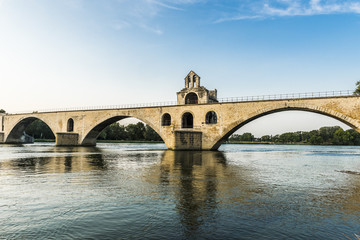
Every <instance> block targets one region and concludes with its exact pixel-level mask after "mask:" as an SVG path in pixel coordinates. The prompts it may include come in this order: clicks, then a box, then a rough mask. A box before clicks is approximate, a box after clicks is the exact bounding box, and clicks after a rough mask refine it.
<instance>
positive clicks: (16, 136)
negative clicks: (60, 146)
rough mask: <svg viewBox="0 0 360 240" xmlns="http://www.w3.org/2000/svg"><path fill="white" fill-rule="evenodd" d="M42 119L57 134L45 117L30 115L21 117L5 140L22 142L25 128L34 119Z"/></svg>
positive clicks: (7, 141)
mask: <svg viewBox="0 0 360 240" xmlns="http://www.w3.org/2000/svg"><path fill="white" fill-rule="evenodd" d="M36 120H41V121H42V122H44V123H45V124H46V125H47V126H48V127H49V128H50V130H51V131H52V133H53V134H54V136H55V131H54V128H53V127H52V126H51V124H49V123H48V122H47V121H46V120H45V119H42V118H39V117H35V116H30V117H24V118H21V119H19V120H18V121H17V122H16V123H15V124H14V126H13V127H12V128H11V130H10V131H9V134H8V135H7V137H6V139H5V142H6V143H21V142H22V141H21V137H22V136H23V135H24V132H25V129H26V128H27V127H28V126H29V125H30V124H31V123H32V122H34V121H36Z"/></svg>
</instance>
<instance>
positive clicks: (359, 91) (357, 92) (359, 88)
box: [354, 81, 360, 95]
mask: <svg viewBox="0 0 360 240" xmlns="http://www.w3.org/2000/svg"><path fill="white" fill-rule="evenodd" d="M354 95H360V81H357V82H356V89H355V91H354Z"/></svg>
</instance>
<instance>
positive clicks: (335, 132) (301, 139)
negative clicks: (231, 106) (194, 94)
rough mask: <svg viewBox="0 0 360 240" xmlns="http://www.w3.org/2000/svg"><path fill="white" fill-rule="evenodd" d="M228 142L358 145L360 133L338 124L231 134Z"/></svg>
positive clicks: (359, 143)
mask: <svg viewBox="0 0 360 240" xmlns="http://www.w3.org/2000/svg"><path fill="white" fill-rule="evenodd" d="M228 142H230V143H231V142H265V143H279V144H311V145H360V133H358V132H356V131H355V130H354V129H348V130H346V131H345V130H343V129H342V128H341V127H339V126H335V127H322V128H320V129H318V130H312V131H310V132H306V131H298V132H287V133H283V134H278V135H275V136H272V135H265V136H262V137H260V138H255V137H254V135H253V134H251V133H244V134H241V135H239V134H233V135H232V136H231V137H230V138H229V139H228Z"/></svg>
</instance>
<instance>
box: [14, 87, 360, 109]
mask: <svg viewBox="0 0 360 240" xmlns="http://www.w3.org/2000/svg"><path fill="white" fill-rule="evenodd" d="M353 95H354V94H353V91H352V90H342V91H327V92H311V93H290V94H272V95H260V96H245V97H230V98H219V99H218V101H219V103H229V102H254V101H267V100H286V99H306V98H324V97H344V96H353ZM175 105H177V102H175V101H169V102H153V103H138V104H123V105H107V106H95V107H94V106H92V107H73V108H57V109H45V110H38V111H21V112H14V113H13V114H20V113H21V114H23V113H45V112H67V111H88V110H107V109H108V110H110V109H127V108H143V107H162V106H164V107H165V106H175Z"/></svg>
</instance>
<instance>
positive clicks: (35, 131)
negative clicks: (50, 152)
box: [25, 119, 55, 139]
mask: <svg viewBox="0 0 360 240" xmlns="http://www.w3.org/2000/svg"><path fill="white" fill-rule="evenodd" d="M25 132H26V133H27V134H29V135H30V136H32V137H34V138H36V139H55V136H54V134H53V132H52V131H51V129H50V128H49V126H48V125H47V124H46V123H44V122H43V121H41V120H39V119H37V120H35V121H33V122H32V123H30V124H29V126H27V128H26V129H25Z"/></svg>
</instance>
